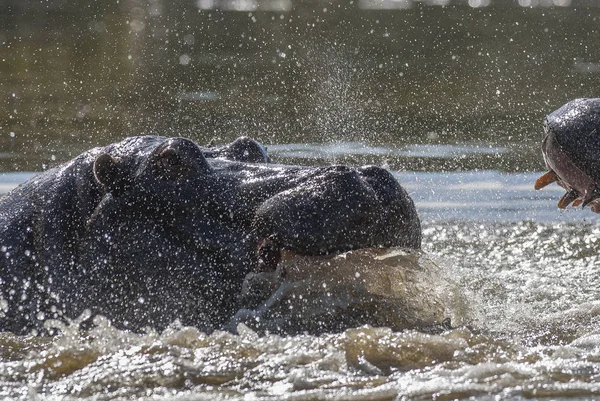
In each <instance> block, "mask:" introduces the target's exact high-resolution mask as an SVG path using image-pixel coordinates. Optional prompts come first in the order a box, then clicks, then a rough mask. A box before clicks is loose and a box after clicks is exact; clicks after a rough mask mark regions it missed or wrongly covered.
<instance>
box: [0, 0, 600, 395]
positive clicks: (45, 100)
mask: <svg viewBox="0 0 600 401" xmlns="http://www.w3.org/2000/svg"><path fill="white" fill-rule="evenodd" d="M74 4H75V3H73V4H71V3H69V2H65V1H58V0H56V1H54V2H44V3H40V2H34V1H11V0H7V1H5V2H1V3H0V11H2V12H1V13H0V27H1V28H0V89H1V90H0V171H1V172H0V194H5V193H7V192H8V191H9V190H10V189H11V188H13V187H14V186H16V185H18V184H19V183H22V182H24V181H25V180H27V179H28V178H30V177H31V176H33V175H34V174H35V172H39V171H42V170H44V169H46V168H48V167H50V166H52V165H56V164H58V163H59V162H62V161H65V160H68V159H69V158H70V157H73V156H74V155H77V154H78V153H80V152H81V151H83V150H86V149H88V148H90V147H93V146H98V145H103V144H107V143H110V142H112V141H116V140H120V139H121V138H123V137H125V136H129V135H138V134H144V133H157V134H162V135H169V136H176V135H180V136H186V137H190V138H192V139H194V140H196V141H198V142H199V143H201V144H207V143H208V142H209V141H213V142H214V143H225V142H227V141H230V140H232V139H233V138H235V137H237V136H239V135H241V134H244V135H249V136H253V137H255V138H257V139H259V140H260V141H262V142H263V143H265V144H266V145H267V146H268V148H269V151H270V153H271V156H272V157H273V159H274V160H275V161H276V162H279V163H292V164H311V165H314V164H330V163H344V164H349V165H362V164H378V165H383V166H385V167H387V168H389V169H390V170H391V171H392V172H394V174H396V176H397V178H398V180H399V181H400V182H401V183H402V184H403V185H404V186H405V188H406V189H407V190H408V192H409V193H410V194H411V196H412V197H413V199H414V200H415V203H416V206H417V209H418V211H419V214H420V216H421V220H422V222H423V253H422V254H420V255H418V258H419V259H418V260H419V262H418V267H421V268H422V269H421V270H420V273H419V274H421V275H420V280H421V281H420V285H421V287H419V288H420V289H421V290H422V292H421V293H420V295H419V296H413V297H412V298H411V299H410V301H411V302H417V301H419V300H421V299H423V300H433V301H436V302H433V303H431V305H437V306H436V308H439V310H440V313H441V314H442V315H443V317H450V318H451V326H452V327H451V328H448V329H446V330H437V331H436V332H421V331H415V330H399V331H394V330H391V329H389V328H386V327H383V326H382V327H370V326H361V327H356V328H352V329H347V330H344V331H342V332H337V333H331V334H323V335H320V336H312V335H302V334H300V335H293V336H280V335H275V334H268V333H267V334H264V333H262V332H261V333H259V332H256V331H254V330H253V329H252V328H250V327H248V326H245V325H239V326H238V327H237V329H238V332H239V334H237V335H234V334H231V333H229V332H215V333H212V334H206V333H202V332H199V331H198V330H197V329H195V328H193V327H180V326H178V325H177V324H176V323H174V324H173V326H172V327H171V328H169V329H168V330H166V331H165V332H162V333H157V332H153V331H148V332H146V333H144V334H132V333H129V332H125V331H120V330H117V329H115V328H113V327H111V325H110V323H109V322H107V321H105V320H103V319H101V318H98V319H96V321H95V322H96V326H95V327H93V328H91V329H89V330H86V331H80V330H79V328H78V322H77V321H74V322H71V323H70V324H69V325H64V324H62V325H60V328H61V331H62V334H61V335H58V336H56V337H52V338H44V337H33V336H14V335H11V334H9V333H1V334H0V398H6V399H29V400H59V399H60V400H64V399H85V400H411V399H423V400H429V399H437V400H446V399H448V400H449V399H469V398H471V399H477V400H497V399H507V400H522V399H567V398H568V399H578V400H583V399H594V398H600V294H599V292H598V288H599V287H600V282H599V281H600V280H599V278H598V277H599V276H598V273H597V270H596V269H598V267H599V266H600V260H599V257H598V255H599V254H600V219H599V216H598V215H595V214H593V213H591V212H590V211H589V210H587V209H586V210H581V209H569V210H564V211H561V210H558V209H557V208H556V203H557V202H558V199H559V198H560V196H562V190H561V189H560V188H559V187H557V186H555V185H553V186H550V187H547V188H544V189H543V190H541V191H534V190H533V183H534V182H535V180H536V178H537V177H538V176H539V175H540V174H541V173H542V172H543V164H542V161H541V155H540V152H539V143H540V140H541V132H542V129H541V127H542V125H541V122H542V119H543V116H544V115H545V114H547V113H549V112H551V111H552V110H554V109H556V108H557V107H559V106H560V105H561V104H563V103H565V102H566V101H568V100H569V99H572V98H575V97H598V96H600V85H599V82H600V80H599V79H600V68H599V66H600V47H599V46H597V44H598V40H599V39H600V24H599V21H600V9H599V8H598V7H596V6H597V4H596V3H595V2H593V1H583V0H581V1H577V0H571V1H565V0H556V1H550V0H548V1H546V0H527V1H526V0H523V1H521V0H519V1H518V2H503V1H500V0H495V1H493V0H478V1H475V0H473V1H458V0H457V1H452V0H448V1H441V0H437V1H436V0H431V1H411V0H404V1H376V0H373V1H359V2H347V3H346V2H315V3H309V2H298V3H296V2H290V1H273V2H268V1H225V0H223V1H216V0H215V1H209V0H206V1H197V2H193V1H183V0H180V1H173V2H165V1H162V0H150V1H141V0H121V1H117V2H110V1H87V0H81V1H80V2H77V7H74ZM395 257H396V256H395ZM365 258H370V256H368V255H366V256H365V255H363V254H360V253H358V254H356V256H352V255H349V256H347V261H348V262H347V263H345V264H344V263H343V261H342V262H339V261H338V263H341V265H340V266H341V267H342V268H343V269H346V270H345V271H348V269H350V271H354V270H356V272H359V271H360V272H366V270H364V269H365V268H366V267H368V269H370V270H371V271H377V269H382V270H383V269H391V270H390V272H392V273H402V272H403V270H402V269H403V268H404V267H405V266H404V265H398V266H396V267H394V266H392V267H390V266H389V265H386V264H385V263H384V262H383V261H382V260H383V259H381V258H379V259H377V257H372V258H371V259H368V261H366V260H367V259H365ZM394 260H395V259H394ZM365 261H366V262H365ZM353 263H354V264H353ZM361 269H363V270H361ZM394 269H395V270H394ZM415 300H416V301H415ZM436 313H437V309H436Z"/></svg>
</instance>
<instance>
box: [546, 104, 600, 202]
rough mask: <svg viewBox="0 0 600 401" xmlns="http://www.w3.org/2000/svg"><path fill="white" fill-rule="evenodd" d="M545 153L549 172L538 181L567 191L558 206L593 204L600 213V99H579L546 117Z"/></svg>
mask: <svg viewBox="0 0 600 401" xmlns="http://www.w3.org/2000/svg"><path fill="white" fill-rule="evenodd" d="M544 131H545V135H544V140H543V142H542V154H543V156H544V161H545V163H546V167H547V168H548V172H547V173H546V174H544V175H542V176H541V177H540V178H538V180H537V181H536V182H535V189H541V188H544V187H545V186H547V185H549V184H551V183H553V182H556V183H558V185H560V186H561V187H563V188H564V189H565V190H566V191H567V192H566V193H565V195H563V197H562V198H561V199H560V200H559V201H558V207H559V208H561V209H565V208H566V207H567V206H569V205H570V204H573V206H578V205H582V207H585V206H587V205H590V208H591V210H592V211H593V212H596V213H600V199H599V198H600V188H599V187H598V183H599V182H600V99H575V100H572V101H570V102H568V103H567V104H565V105H564V106H562V107H561V108H559V109H558V110H556V111H554V112H552V113H550V114H549V115H548V116H546V120H545V124H544Z"/></svg>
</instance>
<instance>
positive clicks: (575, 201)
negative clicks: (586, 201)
mask: <svg viewBox="0 0 600 401" xmlns="http://www.w3.org/2000/svg"><path fill="white" fill-rule="evenodd" d="M581 202H583V199H581V198H579V199H575V200H574V201H573V207H577V206H579V205H581Z"/></svg>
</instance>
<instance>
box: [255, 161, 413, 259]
mask: <svg viewBox="0 0 600 401" xmlns="http://www.w3.org/2000/svg"><path fill="white" fill-rule="evenodd" d="M399 226H401V227H402V229H401V230H398V227H399ZM253 227H254V230H255V232H256V235H257V236H258V237H259V238H268V239H269V243H270V244H271V245H272V244H276V246H278V247H281V248H283V249H288V250H291V251H293V252H295V253H299V254H304V255H322V254H329V253H335V252H342V251H347V250H351V249H357V248H365V247H389V246H407V247H411V248H420V246H421V230H420V223H419V219H418V216H417V212H416V209H415V206H414V204H413V202H412V200H411V199H410V198H409V197H408V195H407V194H406V192H405V191H404V189H403V188H402V187H401V186H400V185H399V184H398V182H397V181H396V180H395V179H394V178H393V176H392V175H391V174H390V173H389V172H388V171H386V170H384V169H382V168H379V167H374V166H368V167H363V168H359V169H353V168H349V167H346V166H330V167H323V168H321V169H319V170H318V171H317V172H316V173H315V174H313V175H312V176H311V177H310V178H308V179H307V180H306V181H305V182H303V183H302V184H301V185H299V186H296V187H294V188H292V189H289V190H286V191H283V192H281V193H278V194H277V195H275V196H273V197H271V198H269V199H267V200H266V201H265V202H263V203H262V205H260V207H259V208H258V209H257V210H256V214H255V217H254V222H253Z"/></svg>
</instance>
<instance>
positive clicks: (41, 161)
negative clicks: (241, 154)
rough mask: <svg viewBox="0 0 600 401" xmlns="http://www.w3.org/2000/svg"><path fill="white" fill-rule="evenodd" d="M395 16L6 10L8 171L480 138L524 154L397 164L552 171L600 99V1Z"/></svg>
mask: <svg viewBox="0 0 600 401" xmlns="http://www.w3.org/2000/svg"><path fill="white" fill-rule="evenodd" d="M382 1H383V0H381V1H379V0H370V1H368V0H362V1H338V2H320V1H312V2H304V1H302V2H290V0H287V1H286V0H279V1H267V0H261V1H259V0H231V1H220V0H204V1H203V0H199V1H191V0H190V1H183V0H178V1H172V2H166V1H161V0H151V1H141V0H120V1H87V0H80V1H77V2H76V3H74V2H67V1H59V0H55V1H49V2H37V1H17V0H14V1H7V0H4V1H2V2H0V138H1V141H0V169H1V170H3V171H15V170H34V171H38V170H40V169H41V168H43V167H44V166H46V165H49V164H55V163H56V162H57V161H62V160H65V159H68V158H69V157H71V156H73V155H75V154H78V153H79V152H80V151H82V150H84V149H87V148H89V147H91V146H95V145H98V144H106V143H109V142H111V141H114V140H118V139H120V138H122V137H124V136H129V135H137V134H142V133H152V132H157V133H162V134H167V135H181V136H187V137H191V138H193V139H195V140H197V141H199V142H201V143H206V142H208V141H210V140H214V141H215V142H226V141H228V140H231V139H233V138H235V137H237V136H239V135H240V134H246V135H250V136H253V137H256V138H257V139H259V140H261V141H263V142H264V143H267V144H282V143H296V142H298V143H307V142H318V143H322V142H334V141H339V140H343V141H367V142H368V143H371V144H384V145H386V146H391V147H402V146H406V145H411V144H456V143H462V142H465V141H468V142H474V143H476V144H478V145H482V146H488V145H492V146H503V147H507V148H509V149H510V151H509V152H507V153H506V154H504V155H502V157H498V156H497V155H494V154H488V155H484V156H480V157H477V158H475V159H473V158H464V159H462V160H460V159H456V158H454V159H453V160H451V161H448V160H439V159H435V158H430V160H428V161H427V162H425V161H423V160H417V159H415V158H411V159H410V160H406V158H403V157H395V158H392V159H393V160H391V161H390V162H393V163H392V164H393V166H392V167H397V168H398V169H402V170H425V171H427V170H455V169H465V168H466V169H473V168H494V169H501V170H505V171H521V170H539V169H541V168H542V165H541V163H540V158H539V157H538V156H537V148H536V146H537V142H538V141H539V138H540V135H541V134H540V126H541V125H540V121H541V119H542V118H543V116H544V115H545V114H547V113H548V112H550V111H552V110H554V109H555V108H557V107H558V106H560V105H562V104H563V103H565V102H566V101H567V100H569V99H572V98H575V97H593V96H597V95H598V91H599V89H600V88H599V81H598V76H599V74H600V47H599V46H598V40H600V32H599V30H600V8H598V7H597V6H598V2H596V1H588V2H585V1H583V2H582V1H577V0H571V1H568V0H555V1H552V0H520V3H519V2H517V1H508V0H506V1H500V0H496V1H494V2H491V3H490V1H489V0H471V2H470V3H468V2H467V1H464V2H461V1H452V2H450V1H444V0H437V1H434V0H431V1H412V0H398V1H395V2H394V1H391V0H390V1H387V2H382ZM432 4H448V5H447V6H438V5H432ZM469 4H473V5H486V4H489V5H488V6H485V7H470V6H469ZM519 4H532V5H538V6H537V7H522V6H519ZM555 4H558V6H557V5H555ZM384 6H390V7H391V6H393V7H398V8H399V9H384V10H381V9H377V7H384ZM401 7H408V8H401ZM373 8H375V9H373ZM231 9H239V10H243V11H232V10H231ZM262 9H268V10H270V11H261V10H262Z"/></svg>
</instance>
